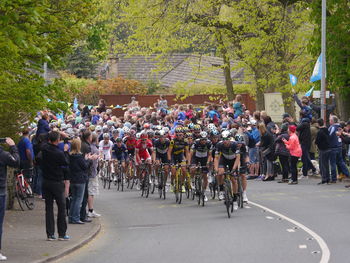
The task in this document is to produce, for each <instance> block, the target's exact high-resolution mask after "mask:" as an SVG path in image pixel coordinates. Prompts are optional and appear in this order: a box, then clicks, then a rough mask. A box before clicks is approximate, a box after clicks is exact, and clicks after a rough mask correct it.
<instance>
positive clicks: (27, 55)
mask: <svg viewBox="0 0 350 263" xmlns="http://www.w3.org/2000/svg"><path fill="white" fill-rule="evenodd" d="M94 5H95V1H91V0H67V1H54V0H44V1H42V0H40V1H39V0H31V1H28V0H4V1H0V127H1V128H0V135H1V136H5V135H12V136H13V134H14V133H15V132H17V131H18V128H19V127H21V126H22V125H24V123H26V122H28V121H30V120H31V119H32V118H33V116H34V115H35V113H36V112H37V111H39V110H41V109H43V108H44V107H54V108H55V109H56V110H57V109H58V108H64V107H65V106H64V105H61V104H60V103H59V102H58V101H61V100H64V99H65V97H66V96H65V94H64V92H62V89H61V86H60V84H59V83H58V82H54V83H53V84H50V85H45V81H44V79H43V78H42V77H41V76H40V74H39V73H40V71H42V70H41V68H42V64H43V62H44V61H47V62H49V63H50V64H51V65H53V66H55V65H59V64H60V63H61V62H62V58H63V57H64V56H65V55H66V54H67V53H68V52H70V50H71V48H72V44H74V43H75V42H76V41H78V40H80V39H82V38H84V37H85V34H86V29H85V27H84V23H85V22H86V21H88V20H89V19H90V17H91V15H92V14H93V13H92V11H91V10H93V7H94ZM48 98H49V99H52V103H50V104H49V103H48V101H47V99H48Z"/></svg>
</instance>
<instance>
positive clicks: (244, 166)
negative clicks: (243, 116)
mask: <svg viewBox="0 0 350 263" xmlns="http://www.w3.org/2000/svg"><path fill="white" fill-rule="evenodd" d="M235 140H236V142H237V146H238V149H239V155H240V166H239V170H238V172H239V176H240V177H241V180H242V188H243V202H245V203H248V197H247V178H246V174H247V171H248V163H249V156H248V153H247V147H246V144H245V140H244V137H243V136H242V135H241V134H236V136H235Z"/></svg>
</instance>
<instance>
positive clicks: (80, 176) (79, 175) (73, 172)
mask: <svg viewBox="0 0 350 263" xmlns="http://www.w3.org/2000/svg"><path fill="white" fill-rule="evenodd" d="M88 169H89V166H88V162H87V161H86V160H85V159H84V157H83V155H82V154H71V155H70V156H69V174H70V182H71V183H72V184H84V183H86V182H87V180H88Z"/></svg>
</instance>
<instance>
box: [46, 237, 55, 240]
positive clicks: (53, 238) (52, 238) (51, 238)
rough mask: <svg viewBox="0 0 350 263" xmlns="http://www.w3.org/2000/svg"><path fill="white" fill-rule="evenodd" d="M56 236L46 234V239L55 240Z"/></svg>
mask: <svg viewBox="0 0 350 263" xmlns="http://www.w3.org/2000/svg"><path fill="white" fill-rule="evenodd" d="M55 240H56V237H55V236H48V237H47V241H55Z"/></svg>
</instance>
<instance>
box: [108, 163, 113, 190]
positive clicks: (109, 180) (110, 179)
mask: <svg viewBox="0 0 350 263" xmlns="http://www.w3.org/2000/svg"><path fill="white" fill-rule="evenodd" d="M111 183H112V173H111V169H110V168H109V169H107V185H108V189H111Z"/></svg>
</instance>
